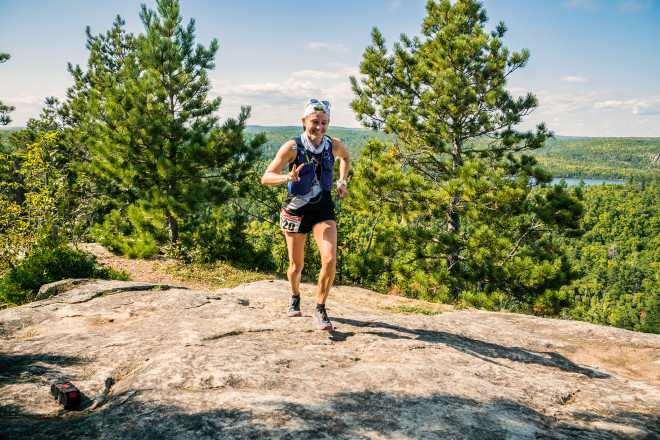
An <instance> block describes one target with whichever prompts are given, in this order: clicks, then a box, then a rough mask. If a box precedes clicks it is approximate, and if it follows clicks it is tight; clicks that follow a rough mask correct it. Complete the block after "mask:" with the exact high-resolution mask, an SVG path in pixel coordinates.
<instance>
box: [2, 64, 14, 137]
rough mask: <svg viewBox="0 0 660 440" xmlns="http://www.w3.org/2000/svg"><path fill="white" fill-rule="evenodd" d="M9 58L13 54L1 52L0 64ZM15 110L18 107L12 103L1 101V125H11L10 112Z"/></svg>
mask: <svg viewBox="0 0 660 440" xmlns="http://www.w3.org/2000/svg"><path fill="white" fill-rule="evenodd" d="M9 58H11V56H10V55H9V54H8V53H0V64H2V63H4V62H6V61H7V60H8V59H9ZM14 110H16V107H14V106H11V105H4V104H3V103H2V101H0V126H3V125H9V123H10V122H11V118H10V117H9V113H11V112H13V111H14Z"/></svg>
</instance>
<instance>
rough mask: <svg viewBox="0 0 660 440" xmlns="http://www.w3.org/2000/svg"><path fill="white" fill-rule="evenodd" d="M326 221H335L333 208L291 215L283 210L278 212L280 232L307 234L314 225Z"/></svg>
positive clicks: (330, 206) (328, 207) (327, 207)
mask: <svg viewBox="0 0 660 440" xmlns="http://www.w3.org/2000/svg"><path fill="white" fill-rule="evenodd" d="M327 220H333V221H334V220H335V207H334V206H333V205H327V206H325V207H323V208H321V209H319V210H318V211H316V212H311V213H307V214H298V215H293V214H290V213H288V212H287V211H286V210H285V209H284V208H282V209H281V210H280V229H282V232H296V233H300V234H308V233H310V232H312V229H313V228H314V225H315V224H317V223H321V222H324V221H327Z"/></svg>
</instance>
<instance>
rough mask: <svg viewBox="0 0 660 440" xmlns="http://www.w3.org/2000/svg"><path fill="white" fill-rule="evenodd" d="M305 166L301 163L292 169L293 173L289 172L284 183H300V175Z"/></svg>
mask: <svg viewBox="0 0 660 440" xmlns="http://www.w3.org/2000/svg"><path fill="white" fill-rule="evenodd" d="M304 166H305V164H304V163H301V164H300V165H298V166H294V167H293V168H291V171H289V172H288V173H287V174H286V180H285V181H284V183H286V182H298V181H299V180H300V177H299V176H298V175H299V174H300V170H301V169H302V167H304Z"/></svg>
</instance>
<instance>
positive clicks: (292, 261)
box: [261, 99, 351, 330]
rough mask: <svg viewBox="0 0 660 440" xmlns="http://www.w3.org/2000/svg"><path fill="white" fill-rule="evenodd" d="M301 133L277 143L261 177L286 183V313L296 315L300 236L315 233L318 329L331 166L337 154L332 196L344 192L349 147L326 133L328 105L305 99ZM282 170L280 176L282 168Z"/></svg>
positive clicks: (327, 269) (328, 240)
mask: <svg viewBox="0 0 660 440" xmlns="http://www.w3.org/2000/svg"><path fill="white" fill-rule="evenodd" d="M302 123H303V128H304V130H305V131H304V132H303V133H302V134H301V135H300V136H296V137H295V138H293V139H291V140H290V141H288V142H286V143H285V144H284V145H282V146H281V147H280V149H279V151H278V152H277V154H276V155H275V158H274V159H273V161H272V162H271V163H270V165H268V168H267V169H266V172H265V173H264V175H263V177H262V178H261V183H262V184H264V185H280V184H282V183H286V184H287V188H288V190H289V194H288V195H287V198H286V200H285V201H284V204H283V205H282V209H281V210H280V228H281V229H282V232H284V236H285V238H286V244H287V248H288V250H289V270H288V271H287V277H288V279H289V283H290V284H291V300H290V302H289V316H302V314H301V313H300V290H299V287H300V275H301V272H302V269H303V265H304V259H305V253H304V249H305V240H306V238H307V234H308V233H310V232H311V233H312V234H313V235H314V240H315V241H316V244H317V245H318V248H319V252H320V254H321V272H320V273H319V280H318V285H319V292H318V299H317V304H316V311H315V312H314V315H313V317H314V321H315V323H316V328H317V329H319V330H332V324H331V323H330V319H328V314H327V312H326V310H325V302H326V300H327V299H328V294H329V293H330V287H331V286H332V282H333V280H334V278H335V270H336V264H337V224H336V223H335V209H334V203H333V202H332V196H331V191H332V187H333V175H332V168H333V166H334V163H335V158H339V161H340V162H339V177H340V178H339V179H338V180H337V197H339V198H340V199H343V198H345V197H347V196H348V190H347V189H346V186H347V183H346V179H347V178H348V169H349V167H350V165H351V161H350V159H349V157H348V150H346V147H345V146H344V144H343V143H342V141H340V140H339V139H337V138H331V137H330V136H326V134H325V133H326V131H328V125H329V124H330V103H329V102H328V101H319V100H318V99H310V100H308V101H307V104H306V105H305V109H304V111H303V115H302ZM287 165H288V166H289V171H288V173H287V174H280V173H281V172H282V170H283V169H284V167H285V166H287Z"/></svg>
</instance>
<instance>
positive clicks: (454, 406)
mask: <svg viewBox="0 0 660 440" xmlns="http://www.w3.org/2000/svg"><path fill="white" fill-rule="evenodd" d="M72 287H73V288H72V290H69V291H67V292H64V293H58V294H56V295H55V296H52V297H50V298H47V299H44V300H41V301H36V302H34V303H30V304H27V305H24V306H21V307H16V308H12V309H7V310H3V311H0V347H1V348H0V396H2V399H1V400H0V438H3V439H4V438H6V439H60V438H61V439H64V438H67V439H69V438H76V439H108V440H110V439H122V440H125V439H167V438H176V439H196V440H197V439H217V438H222V439H233V438H237V439H239V438H240V439H242V438H276V439H299V438H302V439H305V438H309V439H318V438H327V439H437V438H442V439H575V438H579V439H658V438H660V335H650V334H641V333H634V332H629V331H626V330H621V329H615V328H609V327H603V326H597V325H592V324H587V323H582V322H574V321H562V320H549V319H542V318H536V317H531V316H525V315H518V314H506V313H492V312H483V311H455V312H447V313H443V314H440V315H435V316H426V315H413V314H408V315H405V314H395V313H387V312H383V311H377V310H373V309H370V308H366V307H359V306H356V305H351V304H346V303H341V302H335V301H332V299H331V300H330V301H329V302H328V312H329V315H330V317H331V318H332V320H333V323H334V325H335V330H334V331H331V332H321V331H316V330H315V329H314V327H313V325H312V321H311V312H312V311H313V308H314V304H315V300H314V297H313V296H306V297H303V300H302V309H303V317H302V318H288V317H287V316H286V313H285V312H286V308H287V304H288V295H289V293H288V288H287V284H286V283H285V282H282V281H260V282H255V283H251V284H247V285H243V286H239V287H237V288H235V289H220V290H217V291H214V292H209V291H195V290H187V289H183V288H176V287H169V286H163V285H149V284H145V283H130V282H117V281H93V282H89V283H87V284H84V285H78V286H72ZM335 289H346V288H343V287H336V288H335ZM310 290H311V287H309V286H307V291H310ZM374 295H375V294H374ZM331 298H332V296H331ZM61 378H67V379H69V380H71V381H72V382H73V383H74V384H75V385H76V386H77V387H78V388H79V389H80V390H81V392H82V393H83V400H82V403H81V405H80V406H79V407H78V408H77V409H76V410H75V411H67V410H64V409H63V408H61V407H60V406H58V405H57V403H56V402H55V401H54V399H53V398H52V397H51V396H50V393H49V391H50V384H51V383H52V382H53V381H55V380H57V379H61Z"/></svg>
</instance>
